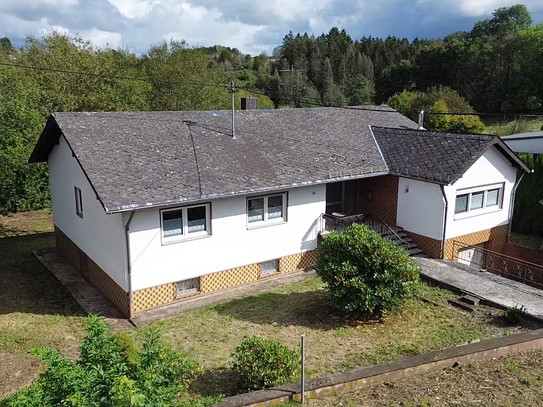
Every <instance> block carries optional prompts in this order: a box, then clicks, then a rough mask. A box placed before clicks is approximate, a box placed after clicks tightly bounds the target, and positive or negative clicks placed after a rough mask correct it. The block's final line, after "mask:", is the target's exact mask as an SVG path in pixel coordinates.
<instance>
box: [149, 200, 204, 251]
mask: <svg viewBox="0 0 543 407" xmlns="http://www.w3.org/2000/svg"><path fill="white" fill-rule="evenodd" d="M200 207H205V211H206V230H203V231H201V232H194V233H189V232H188V229H189V222H188V210H189V209H192V208H200ZM173 211H182V212H181V216H182V219H183V233H182V234H181V235H177V236H168V237H165V236H164V215H163V214H164V213H168V212H173ZM210 236H211V204H210V203H205V204H197V205H190V206H178V207H175V208H168V209H161V210H160V237H161V239H162V244H163V245H167V244H171V243H178V242H185V241H188V240H195V239H202V238H206V237H210Z"/></svg>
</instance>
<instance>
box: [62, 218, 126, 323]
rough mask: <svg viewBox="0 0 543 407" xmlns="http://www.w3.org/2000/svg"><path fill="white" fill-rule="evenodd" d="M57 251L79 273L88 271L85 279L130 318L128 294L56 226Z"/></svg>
mask: <svg viewBox="0 0 543 407" xmlns="http://www.w3.org/2000/svg"><path fill="white" fill-rule="evenodd" d="M55 241H56V251H57V253H58V254H59V255H60V257H62V258H63V259H64V260H66V262H67V263H68V264H70V265H71V266H72V267H73V268H75V269H76V270H77V271H78V272H80V273H81V272H82V268H83V269H85V270H86V273H85V275H83V274H82V275H83V277H85V278H86V279H87V280H88V281H89V282H90V283H91V284H92V285H93V286H95V287H96V288H97V289H98V291H100V292H101V293H102V294H104V296H105V297H106V298H107V299H109V300H110V301H111V302H112V303H113V304H114V305H115V306H116V307H117V308H119V310H120V311H121V312H122V313H123V314H125V315H126V316H129V312H130V311H129V309H128V293H127V292H126V291H124V290H123V289H122V288H121V287H119V285H118V284H117V283H116V282H115V281H114V280H113V279H112V278H111V277H109V275H108V274H107V273H106V272H105V271H104V270H102V269H101V268H100V267H99V266H98V265H97V264H96V263H95V262H94V261H92V259H91V258H89V257H88V256H87V255H86V254H85V252H83V251H82V250H80V249H79V247H77V245H76V244H75V243H74V242H72V240H71V239H70V238H69V237H68V236H66V235H65V234H64V232H62V230H60V229H59V228H58V227H57V226H56V225H55Z"/></svg>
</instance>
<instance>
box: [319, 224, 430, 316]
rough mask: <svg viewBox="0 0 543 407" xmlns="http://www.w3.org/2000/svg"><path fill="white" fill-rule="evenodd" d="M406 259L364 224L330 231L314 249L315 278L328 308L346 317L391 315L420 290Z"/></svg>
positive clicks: (416, 271)
mask: <svg viewBox="0 0 543 407" xmlns="http://www.w3.org/2000/svg"><path fill="white" fill-rule="evenodd" d="M419 273H420V269H419V268H418V266H417V265H416V264H415V262H414V261H413V259H411V258H410V257H409V254H408V253H407V252H406V251H405V250H403V249H401V248H400V247H398V246H396V245H395V244H394V243H392V242H390V241H388V240H386V239H384V238H383V237H381V235H379V234H378V233H377V232H375V231H373V230H371V229H370V228H368V227H367V226H365V225H358V224H354V225H352V226H350V227H349V228H347V229H346V230H345V232H343V233H341V234H339V233H335V232H332V233H330V234H329V235H328V236H327V237H326V238H325V239H324V240H323V242H322V244H321V246H320V247H319V255H318V259H317V274H318V275H319V277H320V278H321V279H322V281H323V282H324V283H325V289H326V290H327V291H328V297H329V301H330V304H331V305H332V307H334V308H336V309H338V310H341V311H343V312H345V313H347V314H365V315H375V314H380V313H381V312H382V311H389V312H392V313H397V312H399V311H400V309H401V308H402V306H403V305H404V304H405V302H406V301H407V300H410V299H412V298H415V297H416V294H417V292H418V290H419V288H420V279H419Z"/></svg>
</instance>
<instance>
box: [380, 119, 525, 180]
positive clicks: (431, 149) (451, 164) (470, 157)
mask: <svg viewBox="0 0 543 407" xmlns="http://www.w3.org/2000/svg"><path fill="white" fill-rule="evenodd" d="M371 130H372V132H373V135H374V137H375V140H376V142H377V144H378V145H379V148H380V150H381V153H382V156H383V158H384V160H385V162H386V163H387V166H388V170H389V173H390V174H394V175H398V176H402V177H406V178H412V179H419V180H422V181H427V182H432V183H436V184H442V185H448V184H453V183H455V182H456V181H458V179H460V178H461V177H462V175H463V174H464V173H465V172H466V171H467V170H468V169H469V168H470V167H471V166H472V165H473V164H475V161H477V160H478V159H479V158H480V157H481V156H482V155H483V154H484V153H485V152H486V151H487V150H488V149H489V148H490V147H492V146H496V147H497V148H498V150H500V151H501V152H502V154H504V156H505V157H506V158H507V159H509V160H510V161H511V164H512V165H513V166H515V167H516V168H518V169H521V170H524V171H527V172H530V169H529V168H528V167H527V166H526V165H525V164H524V163H523V162H522V160H520V159H519V158H518V157H517V155H516V154H515V153H514V152H513V151H512V150H511V149H510V148H509V147H508V146H507V145H506V144H505V143H504V142H503V141H502V140H501V139H500V138H499V137H496V136H490V135H484V134H458V133H441V132H432V131H426V130H412V129H394V128H383V127H373V126H372V128H371Z"/></svg>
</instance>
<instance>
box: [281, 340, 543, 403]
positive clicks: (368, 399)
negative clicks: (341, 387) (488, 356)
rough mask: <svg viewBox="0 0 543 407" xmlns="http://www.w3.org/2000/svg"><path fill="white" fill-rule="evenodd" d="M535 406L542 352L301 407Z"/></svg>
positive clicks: (541, 392) (541, 383) (542, 385)
mask: <svg viewBox="0 0 543 407" xmlns="http://www.w3.org/2000/svg"><path fill="white" fill-rule="evenodd" d="M541 400H543V350H537V351H531V352H525V353H518V354H515V355H510V356H505V357H502V358H498V359H493V360H487V361H483V362H477V363H474V364H471V365H463V366H460V367H457V368H450V369H445V370H442V371H438V372H432V373H426V374H423V375H420V376H416V377H413V378H410V379H405V380H401V381H398V382H394V383H385V384H382V385H379V386H375V387H372V388H368V389H361V390H357V391H354V392H352V393H348V394H344V395H341V396H338V397H330V398H326V399H321V400H309V401H308V403H307V405H308V406H310V407H332V406H344V407H348V406H352V407H355V406H365V407H385V406H386V407H389V406H404V407H427V406H432V407H442V406H443V407H444V406H451V405H456V406H472V405H476V406H482V407H484V406H487V407H490V406H492V407H493V406H501V407H516V406H525V407H539V406H541ZM291 405H292V406H294V404H291Z"/></svg>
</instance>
